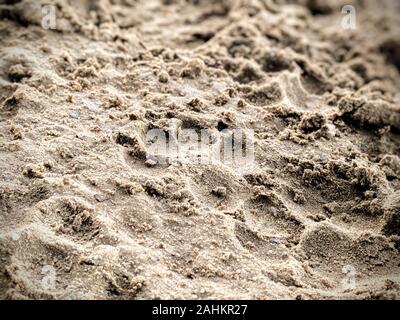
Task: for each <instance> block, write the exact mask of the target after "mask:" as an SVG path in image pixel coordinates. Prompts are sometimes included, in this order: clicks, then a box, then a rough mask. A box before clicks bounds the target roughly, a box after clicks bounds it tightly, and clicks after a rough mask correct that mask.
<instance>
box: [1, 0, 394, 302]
mask: <svg viewBox="0 0 400 320" xmlns="http://www.w3.org/2000/svg"><path fill="white" fill-rule="evenodd" d="M41 3H46V4H47V3H54V4H56V6H57V7H56V8H57V10H56V13H57V20H56V21H57V29H56V30H45V29H43V28H42V27H41V21H42V13H41V10H40V4H41ZM344 4H352V5H354V6H355V7H356V9H357V29H356V30H355V31H349V30H343V29H342V28H341V27H340V22H341V19H342V17H343V15H342V14H341V11H340V10H341V7H342V5H344ZM399 13H400V8H399V3H398V1H392V2H390V1H374V0H371V1H361V0H360V1H352V0H347V1H323V0H315V1H312V0H302V1H301V0H299V1H294V0H293V1H285V0H276V1H268V0H264V1H261V0H259V1H256V0H238V1H233V0H232V1H212V0H198V1H196V0H187V1H184V0H164V1H161V0H158V1H156V0H152V1H149V0H101V1H95V0H86V1H67V0H57V1H48V0H46V1H42V0H41V1H37V0H32V1H31V0H24V1H18V0H13V1H10V0H1V1H0V16H1V21H0V298H6V299H29V298H36V299H37V298H42V299H153V298H162V299H165V298H177V299H187V298H202V299H203V298H212V299H213V298H217V299H222V298H224V299H282V298H289V299H317V298H320V299H321V298H322V299H325V298H334V299H343V298H357V299H358V298H360V299H361V298H366V299H369V298H373V299H377V298H386V299H389V298H399V297H400V274H399V271H400V255H399V250H400V180H399V179H400V158H399V157H400V93H399V88H400V76H399V67H400V39H399V34H400V30H399V26H400V23H399ZM171 121H174V122H175V123H176V124H177V126H178V128H191V129H196V130H200V129H203V128H208V129H210V130H211V129H213V130H215V132H218V130H221V129H223V128H228V129H234V128H247V129H253V130H254V131H255V136H256V139H255V161H256V168H255V169H253V170H252V171H250V172H249V171H247V172H244V171H243V170H242V168H241V167H240V166H230V165H224V164H221V165H192V164H179V163H174V164H171V165H155V166H148V165H146V163H145V155H146V145H145V141H144V137H145V135H146V132H147V131H148V130H150V129H153V128H158V129H162V130H166V129H167V128H168V124H169V123H170V122H171ZM53 280H54V281H53ZM346 284H349V285H350V286H346ZM351 285H353V286H351Z"/></svg>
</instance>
